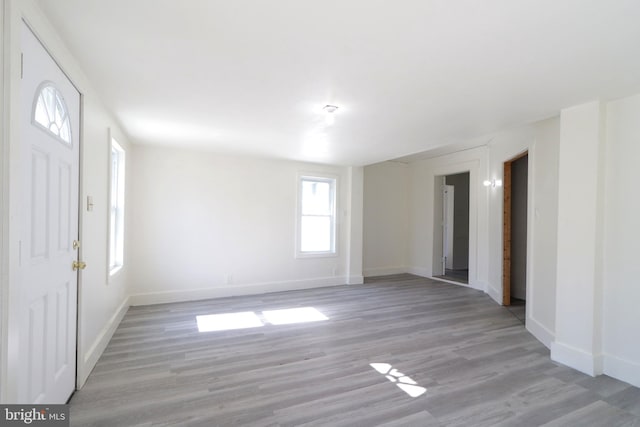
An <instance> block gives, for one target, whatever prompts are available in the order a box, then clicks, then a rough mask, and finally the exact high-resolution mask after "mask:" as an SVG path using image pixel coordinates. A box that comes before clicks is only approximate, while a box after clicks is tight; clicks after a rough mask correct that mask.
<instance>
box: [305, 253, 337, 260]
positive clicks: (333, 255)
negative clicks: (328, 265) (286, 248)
mask: <svg viewBox="0 0 640 427" xmlns="http://www.w3.org/2000/svg"><path fill="white" fill-rule="evenodd" d="M337 257H338V253H337V252H298V253H296V259H308V258H337Z"/></svg>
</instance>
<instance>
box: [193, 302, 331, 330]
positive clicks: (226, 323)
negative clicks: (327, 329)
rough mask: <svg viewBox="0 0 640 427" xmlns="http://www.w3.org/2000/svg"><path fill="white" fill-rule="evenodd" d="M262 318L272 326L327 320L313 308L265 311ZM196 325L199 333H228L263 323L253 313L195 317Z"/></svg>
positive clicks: (263, 324) (255, 326) (256, 326)
mask: <svg viewBox="0 0 640 427" xmlns="http://www.w3.org/2000/svg"><path fill="white" fill-rule="evenodd" d="M262 316H263V317H264V319H265V320H266V322H267V323H270V324H272V325H289V324H293V323H307V322H319V321H323V320H329V318H328V317H327V316H325V315H324V314H322V313H321V312H320V311H318V310H317V309H315V308H313V307H300V308H287V309H282V310H266V311H263V312H262ZM196 323H197V324H198V331H200V332H214V331H229V330H233V329H247V328H259V327H260V326H265V323H264V322H263V321H262V320H261V319H260V317H259V316H258V315H257V314H256V313H254V312H253V311H244V312H239V313H223V314H207V315H201V316H196Z"/></svg>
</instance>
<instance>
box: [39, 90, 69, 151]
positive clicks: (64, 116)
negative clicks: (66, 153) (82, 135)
mask: <svg viewBox="0 0 640 427" xmlns="http://www.w3.org/2000/svg"><path fill="white" fill-rule="evenodd" d="M33 123H34V124H35V125H36V126H38V127H39V128H41V129H42V130H44V131H45V132H47V133H49V134H50V135H51V136H53V137H54V138H56V139H57V140H59V141H60V142H62V143H64V144H65V145H68V146H71V123H69V110H68V109H67V104H66V103H65V102H64V98H63V97H62V94H61V93H60V91H59V90H58V89H56V87H55V86H54V85H53V83H51V82H43V83H42V84H41V85H40V88H39V89H38V91H37V95H36V98H35V100H34V107H33Z"/></svg>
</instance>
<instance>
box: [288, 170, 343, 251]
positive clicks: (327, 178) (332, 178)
mask: <svg viewBox="0 0 640 427" xmlns="http://www.w3.org/2000/svg"><path fill="white" fill-rule="evenodd" d="M303 179H309V180H314V181H319V182H329V183H331V184H332V185H331V190H332V193H333V206H332V207H331V208H332V212H331V219H332V221H331V249H330V250H328V251H318V252H309V251H305V252H303V251H302V250H301V249H300V247H301V243H302V231H301V229H302V181H303ZM296 185H297V190H296V194H297V200H296V242H295V248H296V251H295V257H296V258H334V257H337V256H338V216H337V212H338V206H337V205H338V177H337V176H336V175H331V174H326V173H318V172H310V173H299V174H298V176H297V182H296Z"/></svg>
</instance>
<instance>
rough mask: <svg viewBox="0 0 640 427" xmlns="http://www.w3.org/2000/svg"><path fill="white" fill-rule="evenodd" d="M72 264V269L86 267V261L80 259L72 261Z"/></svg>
mask: <svg viewBox="0 0 640 427" xmlns="http://www.w3.org/2000/svg"><path fill="white" fill-rule="evenodd" d="M72 266H73V271H76V270H84V269H85V268H86V267H87V263H86V262H82V261H73V265H72Z"/></svg>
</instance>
